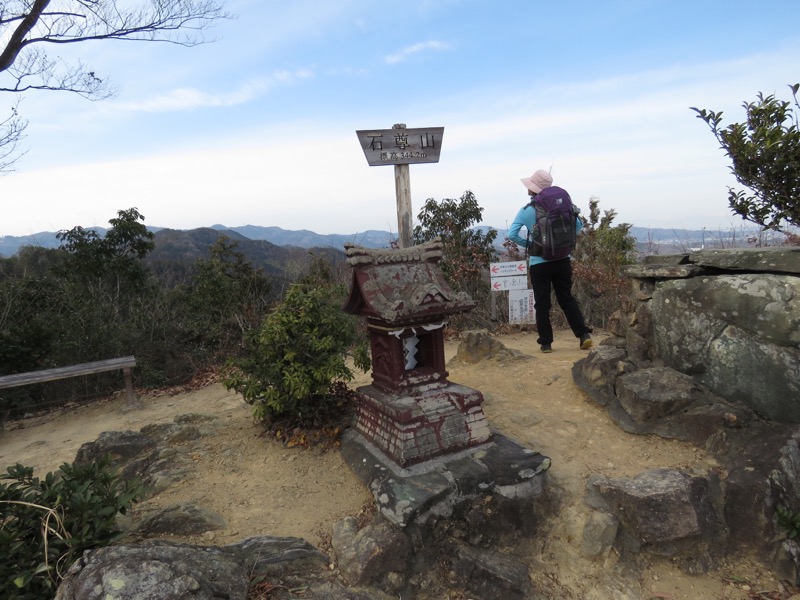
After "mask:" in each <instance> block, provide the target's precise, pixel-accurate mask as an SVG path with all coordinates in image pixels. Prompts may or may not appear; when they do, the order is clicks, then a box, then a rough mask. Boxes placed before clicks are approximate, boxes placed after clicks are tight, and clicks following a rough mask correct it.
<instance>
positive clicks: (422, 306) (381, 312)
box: [344, 238, 476, 325]
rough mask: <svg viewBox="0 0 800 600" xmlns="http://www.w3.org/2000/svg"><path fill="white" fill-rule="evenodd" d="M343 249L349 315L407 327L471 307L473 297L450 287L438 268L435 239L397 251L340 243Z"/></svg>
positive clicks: (438, 248)
mask: <svg viewBox="0 0 800 600" xmlns="http://www.w3.org/2000/svg"><path fill="white" fill-rule="evenodd" d="M345 253H346V254H347V262H348V264H349V265H350V266H351V267H352V269H353V279H352V284H351V287H350V295H349V297H348V299H347V303H346V304H345V307H344V310H345V311H346V312H348V313H351V314H356V315H360V316H363V317H368V318H373V319H378V320H381V321H384V322H386V323H388V324H393V325H408V324H414V323H425V322H430V321H433V320H436V319H438V318H442V317H445V316H448V315H452V314H457V313H462V312H467V311H469V310H472V309H473V308H475V304H476V303H475V302H474V301H473V300H472V298H470V297H469V296H468V295H467V294H465V293H463V292H461V293H459V292H456V291H455V290H453V289H452V287H450V284H449V283H447V280H446V279H445V277H444V274H443V273H442V271H441V269H440V268H439V265H438V263H439V261H440V260H441V258H442V244H441V240H440V239H439V238H436V239H434V240H432V241H430V242H427V243H425V244H420V245H418V246H412V247H411V248H402V249H377V250H376V249H374V248H364V247H362V246H356V245H354V244H345Z"/></svg>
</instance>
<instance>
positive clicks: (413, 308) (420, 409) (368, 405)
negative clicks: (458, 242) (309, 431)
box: [344, 238, 492, 468]
mask: <svg viewBox="0 0 800 600" xmlns="http://www.w3.org/2000/svg"><path fill="white" fill-rule="evenodd" d="M345 251H346V254H347V257H348V259H347V261H348V264H349V265H350V266H351V267H352V269H353V279H352V285H351V289H350V295H349V297H348V300H347V303H346V304H345V307H344V310H345V312H348V313H351V314H355V315H359V316H362V317H365V318H366V321H367V329H368V331H369V341H370V350H371V355H372V384H371V385H367V386H362V387H360V388H358V390H357V394H358V400H359V407H358V411H357V421H356V425H355V429H356V431H357V432H358V433H360V434H361V435H362V436H363V437H364V438H365V439H366V440H367V441H368V442H370V443H371V444H372V445H374V446H375V448H377V449H378V450H379V451H380V452H382V453H383V454H384V455H385V456H386V457H388V458H390V459H391V460H392V461H393V462H394V463H396V465H398V466H399V467H401V468H406V467H409V466H411V465H415V464H418V463H421V462H424V461H427V460H430V459H433V458H436V457H440V456H444V455H449V454H453V453H456V452H459V451H461V450H466V449H470V448H474V447H476V446H479V445H481V444H484V443H486V442H489V441H490V440H491V438H492V433H491V430H490V428H489V424H488V422H487V420H486V417H485V415H484V413H483V408H482V407H481V404H482V403H483V395H482V394H481V392H479V391H478V390H474V389H471V388H468V387H465V386H462V385H458V384H454V383H451V382H449V381H448V380H447V375H448V373H447V371H446V370H445V358H444V337H443V330H444V325H445V318H446V317H448V316H450V315H453V314H457V313H461V312H466V311H469V310H472V309H473V308H474V307H475V302H474V301H473V300H472V299H471V298H470V297H469V296H467V295H466V294H460V293H456V292H455V291H454V290H453V289H452V288H451V287H450V285H449V284H448V283H447V281H446V280H445V278H444V275H443V274H442V272H441V270H440V269H439V267H438V264H437V263H438V262H439V261H440V260H441V258H442V247H441V241H440V240H439V239H438V238H437V239H435V240H432V241H431V242H428V243H426V244H422V245H418V246H413V247H411V248H404V249H400V250H387V249H380V250H375V249H369V248H363V247H360V246H355V245H352V244H347V245H345Z"/></svg>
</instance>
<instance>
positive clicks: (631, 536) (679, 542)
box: [586, 469, 723, 572]
mask: <svg viewBox="0 0 800 600" xmlns="http://www.w3.org/2000/svg"><path fill="white" fill-rule="evenodd" d="M716 489H718V484H717V482H712V481H711V480H710V479H709V476H699V475H694V474H691V473H686V472H683V471H678V470H674V469H653V470H650V471H645V472H644V473H641V474H639V475H637V476H636V477H634V478H632V479H609V478H607V477H604V476H601V475H595V476H592V477H591V478H590V479H589V482H588V483H587V495H586V501H587V504H589V505H590V506H591V507H592V508H595V509H598V510H605V511H606V512H608V513H609V514H610V515H612V516H613V517H615V519H616V521H617V522H618V523H619V531H618V533H617V537H616V542H615V545H616V546H617V547H618V548H619V549H620V551H621V552H622V553H623V554H624V553H630V552H634V553H638V552H640V551H642V550H643V549H647V550H650V551H652V552H655V553H657V554H663V555H666V556H672V557H674V558H676V559H678V560H682V561H684V567H685V568H686V569H687V570H689V571H695V572H696V571H705V570H707V569H709V568H711V567H712V566H713V558H714V553H715V551H718V550H719V549H718V548H717V546H716V545H715V541H716V539H717V538H718V537H719V535H720V533H721V532H722V531H723V521H722V517H721V516H720V515H719V514H718V512H717V510H716V509H715V504H716V503H717V500H718V498H717V497H716V495H717V494H716V493H715V490H716ZM699 556H705V557H706V558H707V559H708V560H707V561H699V560H696V558H697V557H699Z"/></svg>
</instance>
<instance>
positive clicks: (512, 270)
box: [489, 260, 528, 277]
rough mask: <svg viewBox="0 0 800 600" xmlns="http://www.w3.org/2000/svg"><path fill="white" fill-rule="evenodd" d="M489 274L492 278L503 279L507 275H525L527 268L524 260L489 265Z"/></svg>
mask: <svg viewBox="0 0 800 600" xmlns="http://www.w3.org/2000/svg"><path fill="white" fill-rule="evenodd" d="M489 273H490V274H491V276H492V277H505V276H507V275H527V274H528V268H527V267H526V266H525V261H524V260H515V261H513V262H500V263H490V264H489Z"/></svg>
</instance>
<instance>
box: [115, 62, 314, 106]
mask: <svg viewBox="0 0 800 600" xmlns="http://www.w3.org/2000/svg"><path fill="white" fill-rule="evenodd" d="M313 76H314V73H313V71H311V70H310V69H298V70H295V71H276V72H275V73H273V74H272V75H271V76H269V77H262V78H257V79H252V80H250V81H248V82H246V83H244V84H242V85H241V86H240V87H239V88H238V89H236V90H234V91H231V92H227V93H207V92H203V91H200V90H196V89H192V88H179V89H175V90H171V91H169V92H167V93H165V94H161V95H159V96H155V97H153V98H148V99H144V100H139V101H135V102H123V103H119V104H116V105H114V108H115V109H117V110H120V111H124V112H169V111H176V110H190V109H195V108H203V107H215V106H234V105H237V104H245V103H247V102H250V101H252V100H254V99H255V98H257V97H259V96H261V95H263V94H265V93H267V92H268V91H269V90H271V89H273V88H275V87H278V86H289V85H294V84H295V83H297V82H298V81H302V80H305V79H310V78H312V77H313Z"/></svg>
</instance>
